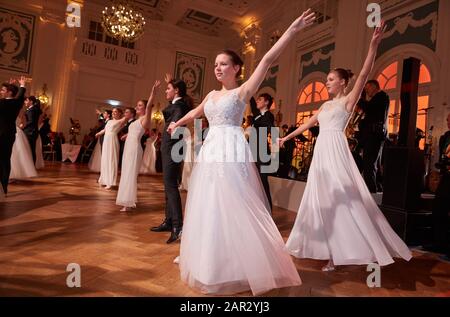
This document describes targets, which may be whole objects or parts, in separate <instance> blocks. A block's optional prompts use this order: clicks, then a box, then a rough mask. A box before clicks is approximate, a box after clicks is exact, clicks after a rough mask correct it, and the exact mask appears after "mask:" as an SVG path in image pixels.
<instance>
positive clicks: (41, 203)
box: [0, 163, 450, 296]
mask: <svg viewBox="0 0 450 317" xmlns="http://www.w3.org/2000/svg"><path fill="white" fill-rule="evenodd" d="M97 177H98V175H97V174H95V173H91V172H89V171H88V169H87V167H86V166H85V165H76V164H70V163H47V166H46V168H45V169H44V170H42V171H40V177H39V178H35V179H32V180H27V181H21V182H17V183H13V184H11V185H10V193H9V195H8V197H7V198H5V199H4V200H3V201H1V202H0V296H202V294H200V293H198V292H196V291H194V290H192V289H190V288H189V287H187V286H186V285H185V284H184V283H183V282H181V281H180V278H179V270H178V266H177V265H176V264H173V263H172V261H173V259H174V258H175V256H176V255H177V254H178V252H179V243H175V244H171V245H167V244H166V243H165V241H166V239H167V238H168V234H167V233H153V232H149V230H148V228H149V227H150V226H153V225H158V224H159V223H160V221H161V220H162V218H163V213H164V192H163V184H162V178H161V176H141V177H140V179H139V194H138V196H139V202H140V203H139V205H138V208H137V209H135V210H134V211H133V212H131V213H128V214H127V213H124V212H119V209H120V208H119V207H118V206H116V205H115V198H116V190H113V191H106V190H104V189H100V188H99V187H98V185H97V183H96V180H97ZM182 196H183V203H184V201H185V198H186V193H185V192H184V193H183V195H182ZM294 219H295V213H292V212H289V211H286V210H281V209H276V210H275V211H274V220H275V222H276V224H277V225H278V227H279V229H280V231H281V233H282V235H283V237H284V238H287V236H288V235H289V232H290V229H291V228H292V225H293V222H294ZM69 263H78V264H79V265H80V266H81V287H80V288H68V287H67V286H66V278H67V276H68V275H69V272H66V267H67V265H68V264H69ZM295 264H296V266H297V268H298V270H299V272H300V276H301V278H302V280H303V285H301V286H299V287H295V288H288V289H280V290H273V291H271V292H269V293H267V294H265V295H266V296H450V263H448V262H445V261H441V260H440V259H439V258H438V256H437V255H435V254H430V253H421V252H417V251H415V252H414V258H413V259H412V260H411V261H410V262H404V261H402V260H399V261H397V262H396V263H395V264H393V265H391V266H388V267H386V268H383V269H382V271H381V288H376V289H371V288H369V287H368V286H367V285H366V279H367V276H368V274H369V273H370V272H366V267H363V266H346V267H341V268H339V270H338V271H336V272H322V271H321V270H320V268H321V267H322V266H323V265H324V262H323V261H314V260H295ZM224 265H226V263H224ZM249 295H251V294H250V293H242V294H239V296H249Z"/></svg>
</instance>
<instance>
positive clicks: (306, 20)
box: [292, 9, 316, 31]
mask: <svg viewBox="0 0 450 317" xmlns="http://www.w3.org/2000/svg"><path fill="white" fill-rule="evenodd" d="M315 20H316V13H315V12H313V11H312V10H311V9H308V10H306V11H305V12H303V13H302V15H301V16H299V17H298V18H297V20H295V21H294V22H293V23H292V28H293V29H294V31H300V30H301V29H304V28H306V27H308V26H310V25H312V24H313V23H314V21H315Z"/></svg>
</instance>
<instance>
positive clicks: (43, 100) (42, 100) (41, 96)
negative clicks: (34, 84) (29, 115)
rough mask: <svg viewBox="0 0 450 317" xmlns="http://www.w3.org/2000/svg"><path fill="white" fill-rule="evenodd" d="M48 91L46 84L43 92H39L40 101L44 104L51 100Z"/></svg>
mask: <svg viewBox="0 0 450 317" xmlns="http://www.w3.org/2000/svg"><path fill="white" fill-rule="evenodd" d="M46 92H47V84H44V86H42V93H41V94H39V96H38V99H39V101H40V102H41V104H42V105H44V106H45V105H47V104H48V102H49V100H50V99H49V98H48V96H47V94H46Z"/></svg>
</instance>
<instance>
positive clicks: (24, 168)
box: [9, 119, 37, 179]
mask: <svg viewBox="0 0 450 317" xmlns="http://www.w3.org/2000/svg"><path fill="white" fill-rule="evenodd" d="M18 120H19V119H18ZM19 126H20V124H18V125H17V128H16V131H17V132H16V140H15V141H14V145H13V148H12V154H11V174H10V175H9V179H25V178H31V177H36V176H37V171H36V167H35V165H34V162H33V155H32V154H31V147H30V143H29V141H28V139H27V136H26V135H25V132H23V131H22V129H21V128H20V127H19Z"/></svg>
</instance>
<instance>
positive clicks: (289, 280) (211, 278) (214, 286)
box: [179, 89, 301, 295]
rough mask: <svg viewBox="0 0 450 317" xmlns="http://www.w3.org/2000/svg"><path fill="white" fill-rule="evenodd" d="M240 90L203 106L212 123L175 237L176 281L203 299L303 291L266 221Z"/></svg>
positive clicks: (270, 222) (266, 210)
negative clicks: (177, 240)
mask: <svg viewBox="0 0 450 317" xmlns="http://www.w3.org/2000/svg"><path fill="white" fill-rule="evenodd" d="M238 91H239V90H238V89H235V90H232V91H229V92H227V94H226V95H223V96H221V97H219V98H217V100H215V99H214V96H216V95H217V92H213V93H211V94H210V95H209V96H208V97H207V98H208V100H207V101H206V104H205V109H204V111H205V114H206V117H207V119H208V121H209V123H210V128H209V132H208V136H207V137H206V139H205V141H204V144H203V146H202V147H201V150H200V151H199V155H198V157H197V160H196V163H195V165H194V168H193V170H192V175H191V179H190V183H189V191H188V195H187V201H186V212H185V222H184V226H183V234H182V237H181V248H180V258H179V264H180V272H181V279H182V280H183V281H184V282H186V283H187V284H188V285H189V286H191V287H193V288H196V289H198V290H200V291H201V292H203V293H207V294H233V293H238V292H242V291H247V290H251V292H252V293H253V294H254V295H257V294H261V293H264V292H267V291H269V290H271V289H274V288H280V287H290V286H296V285H300V284H301V280H300V277H299V275H298V272H297V270H296V268H295V265H294V263H293V261H292V259H291V257H290V255H289V253H288V252H287V250H286V247H285V244H284V241H283V238H282V237H281V234H280V232H279V231H278V228H277V226H276V225H275V223H274V221H273V220H272V217H271V215H270V213H269V207H268V202H267V198H266V195H265V193H264V190H263V187H262V184H261V181H260V179H259V175H258V172H257V169H256V166H255V164H254V162H253V160H251V152H250V148H249V145H248V144H247V141H246V139H245V137H244V133H243V130H242V128H241V123H242V118H243V114H244V108H245V103H244V102H243V101H242V100H240V99H239V95H238Z"/></svg>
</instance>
